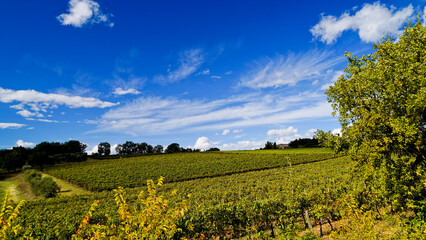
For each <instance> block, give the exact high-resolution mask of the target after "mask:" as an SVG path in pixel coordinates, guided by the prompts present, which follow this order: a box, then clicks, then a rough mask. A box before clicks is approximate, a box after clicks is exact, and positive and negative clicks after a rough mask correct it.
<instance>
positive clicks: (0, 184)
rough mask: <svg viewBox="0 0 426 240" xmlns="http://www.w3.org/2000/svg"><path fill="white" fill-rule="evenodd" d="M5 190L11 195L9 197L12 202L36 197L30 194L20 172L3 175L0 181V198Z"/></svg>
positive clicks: (28, 187)
mask: <svg viewBox="0 0 426 240" xmlns="http://www.w3.org/2000/svg"><path fill="white" fill-rule="evenodd" d="M7 191H9V193H10V194H11V195H12V196H11V198H12V200H13V201H14V202H18V201H20V200H34V199H37V198H38V197H36V196H35V195H34V194H32V192H31V189H30V186H29V185H28V183H26V182H25V181H24V178H23V177H22V174H10V175H6V176H4V179H3V180H1V181H0V199H3V197H4V195H5V194H6V192H7Z"/></svg>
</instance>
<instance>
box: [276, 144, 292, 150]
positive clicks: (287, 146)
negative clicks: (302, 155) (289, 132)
mask: <svg viewBox="0 0 426 240" xmlns="http://www.w3.org/2000/svg"><path fill="white" fill-rule="evenodd" d="M277 147H278V149H287V148H291V147H290V146H289V145H288V144H283V143H281V144H278V145H277Z"/></svg>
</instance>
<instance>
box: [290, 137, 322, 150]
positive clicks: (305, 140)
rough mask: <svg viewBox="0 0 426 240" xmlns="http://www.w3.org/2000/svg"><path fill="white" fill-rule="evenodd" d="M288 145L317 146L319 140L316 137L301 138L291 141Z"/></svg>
mask: <svg viewBox="0 0 426 240" xmlns="http://www.w3.org/2000/svg"><path fill="white" fill-rule="evenodd" d="M288 145H289V146H290V147H292V148H304V147H317V146H318V140H317V139H315V138H313V139H311V138H299V139H295V140H293V141H291V142H290V143H289V144H288Z"/></svg>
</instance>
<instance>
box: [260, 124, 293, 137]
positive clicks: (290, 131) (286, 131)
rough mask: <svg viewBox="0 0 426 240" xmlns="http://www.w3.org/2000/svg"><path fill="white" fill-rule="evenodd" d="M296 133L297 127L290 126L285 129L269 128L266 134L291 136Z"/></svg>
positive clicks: (270, 135)
mask: <svg viewBox="0 0 426 240" xmlns="http://www.w3.org/2000/svg"><path fill="white" fill-rule="evenodd" d="M296 133H297V129H296V128H293V127H292V126H290V127H288V128H286V129H271V130H269V131H268V132H267V133H266V134H267V135H268V136H269V137H282V136H292V135H294V134H296Z"/></svg>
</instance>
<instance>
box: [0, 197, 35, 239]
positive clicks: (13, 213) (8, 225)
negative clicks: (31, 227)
mask: <svg viewBox="0 0 426 240" xmlns="http://www.w3.org/2000/svg"><path fill="white" fill-rule="evenodd" d="M24 204H25V201H23V200H22V201H20V202H19V203H18V205H16V206H14V205H13V201H12V200H11V199H10V195H9V193H8V192H7V193H6V194H5V196H4V200H3V205H2V208H1V210H0V239H11V238H14V237H16V236H17V235H18V234H22V232H24V230H25V229H24V228H23V227H22V226H21V225H20V224H19V223H18V218H19V214H20V211H21V208H22V207H23V206H24ZM22 237H23V238H28V236H27V234H24V235H22Z"/></svg>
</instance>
